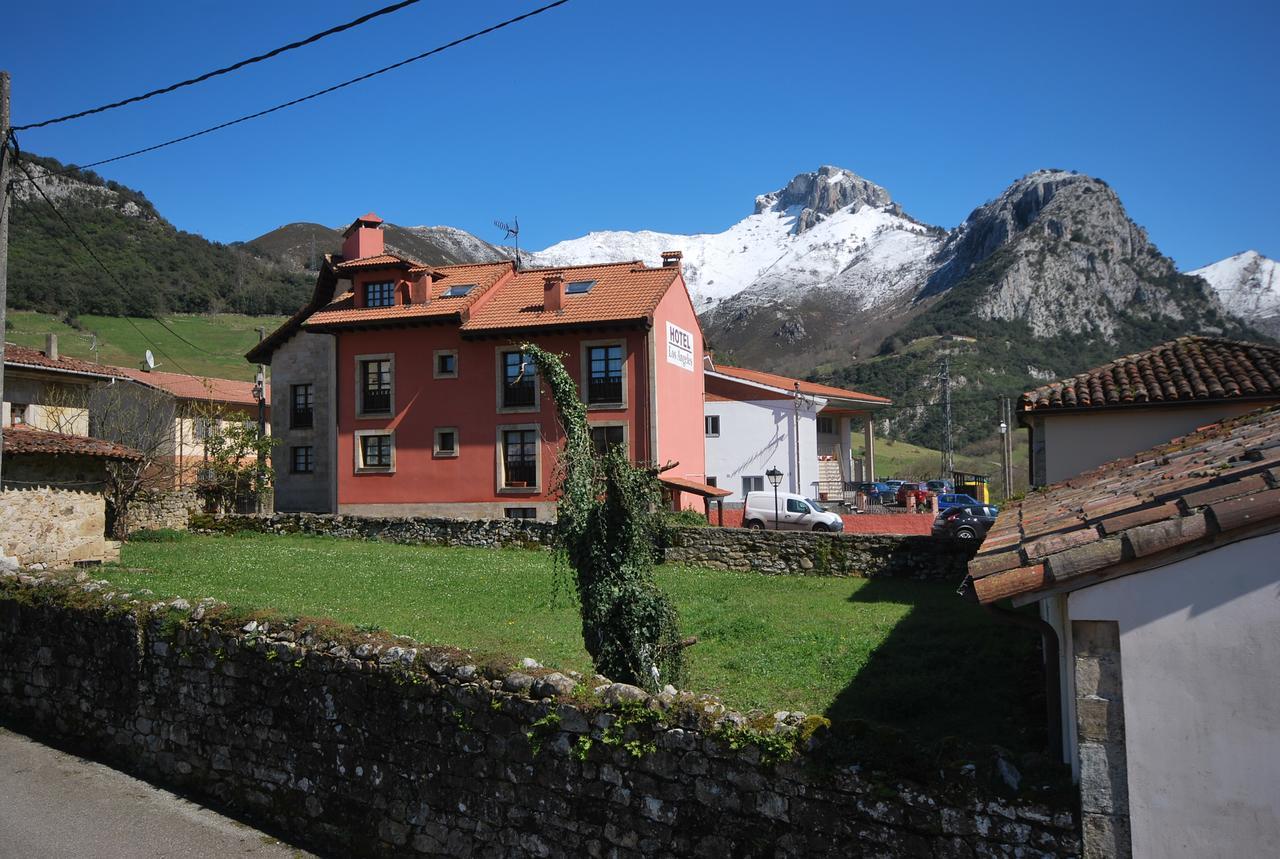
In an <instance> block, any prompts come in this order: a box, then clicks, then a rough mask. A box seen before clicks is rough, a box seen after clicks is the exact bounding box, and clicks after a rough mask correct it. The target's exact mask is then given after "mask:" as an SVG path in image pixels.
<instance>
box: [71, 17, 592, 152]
mask: <svg viewBox="0 0 1280 859" xmlns="http://www.w3.org/2000/svg"><path fill="white" fill-rule="evenodd" d="M568 2H569V0H555V2H554V3H548V4H547V5H545V6H539V7H538V8H537V9H533V10H532V11H529V12H525V13H524V14H523V15H517V16H516V17H514V18H508V19H507V20H505V21H502V22H500V23H497V24H493V25H492V26H489V27H485V28H484V29H483V30H477V31H476V32H474V33H470V34H468V35H466V36H462V37H461V38H458V39H454V40H453V41H452V42H448V43H446V44H443V45H440V46H439V47H437V48H432V49H431V50H429V51H424V52H423V53H421V54H416V55H415V56H412V57H408V58H406V59H403V60H401V61H400V62H398V63H392V64H391V65H389V66H383V67H382V68H380V69H375V70H374V71H371V72H367V73H365V74H363V75H360V76H359V77H354V78H351V79H349V80H345V81H343V82H342V83H338V84H334V85H333V86H331V87H326V88H325V89H322V90H318V91H317V92H313V93H311V94H310V95H304V96H302V97H301V98H295V99H292V100H290V101H286V102H283V103H281V104H277V105H276V106H275V107H269V108H266V109H265V110H260V111H258V112H257V113H250V114H246V115H245V116H241V117H238V118H237V119H232V120H228V121H227V122H222V123H219V124H218V125H212V126H210V127H208V128H205V129H201V130H200V131H194V132H192V133H191V134H184V135H182V136H181V137H175V138H173V139H172V140H166V141H164V142H163V143H157V144H155V145H153V146H145V147H143V148H142V149H135V150H133V151H132V152H126V153H124V154H123V155H116V156H114V157H112V158H103V159H102V160H100V161H92V162H90V163H88V164H81V165H76V166H73V167H68V168H66V169H65V170H58V171H53V172H51V173H48V174H46V175H50V176H58V175H63V174H68V173H74V172H75V171H77V170H88V169H90V168H92V167H101V166H102V165H103V164H111V163H113V162H116V161H123V160H124V159H126V158H133V157H134V156H137V155H144V154H146V153H148V152H155V151H156V150H157V149H164V148H165V147H166V146H173V145H174V144H175V143H185V142H186V141H188V140H194V139H195V138H197V137H203V136H204V135H206V134H212V133H213V132H215V131H221V130H222V129H224V128H230V127H231V126H233V125H239V124H240V123H242V122H248V121H249V120H251V119H259V118H261V117H264V116H267V115H268V114H271V113H275V112H276V111H279V110H284V109H285V108H288V107H294V106H295V105H299V104H302V103H303V102H307V101H311V100H312V99H315V98H319V97H320V96H322V95H328V94H329V93H332V92H337V91H338V90H340V89H344V88H346V87H349V86H352V85H353V84H358V83H361V82H362V81H367V80H369V79H370V78H375V77H377V76H378V75H382V74H386V73H387V72H390V71H393V70H395V69H398V68H400V67H401V66H407V65H409V64H410V63H416V62H417V61H418V60H425V59H426V58H427V57H431V56H434V55H436V54H439V53H442V52H443V51H447V50H449V49H450V48H456V47H457V46H459V45H461V44H464V43H466V42H470V41H472V40H473V39H478V38H480V37H481V36H487V35H488V34H490V33H493V32H496V31H498V30H501V29H502V28H503V27H510V26H511V25H512V24H517V23H519V22H521V21H524V20H526V19H528V18H532V17H533V16H535V15H541V14H542V13H543V12H548V11H550V10H552V9H554V8H556V7H557V6H563V5H564V4H566V3H568Z"/></svg>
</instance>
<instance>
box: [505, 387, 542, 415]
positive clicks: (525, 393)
mask: <svg viewBox="0 0 1280 859" xmlns="http://www.w3.org/2000/svg"><path fill="white" fill-rule="evenodd" d="M536 395H537V388H536V387H535V386H534V384H533V382H532V380H530V381H522V382H518V383H516V384H514V385H506V386H504V387H503V389H502V405H503V406H504V407H505V408H508V409H519V408H525V407H526V406H532V405H533V404H534V401H535V397H536Z"/></svg>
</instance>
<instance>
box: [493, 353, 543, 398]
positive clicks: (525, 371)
mask: <svg viewBox="0 0 1280 859" xmlns="http://www.w3.org/2000/svg"><path fill="white" fill-rule="evenodd" d="M497 356H498V411H499V412H536V411H537V410H538V407H539V405H540V403H539V392H538V389H539V387H540V385H539V384H538V365H537V364H535V363H534V362H533V359H532V358H530V357H529V356H528V355H526V354H524V353H523V352H521V351H520V350H519V349H503V348H499V349H498V350H497Z"/></svg>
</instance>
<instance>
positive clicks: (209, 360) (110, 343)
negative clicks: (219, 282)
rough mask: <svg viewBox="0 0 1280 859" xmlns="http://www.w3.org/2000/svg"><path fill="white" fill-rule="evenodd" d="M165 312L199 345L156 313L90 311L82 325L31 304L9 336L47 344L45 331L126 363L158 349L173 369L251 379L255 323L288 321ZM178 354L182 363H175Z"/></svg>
mask: <svg viewBox="0 0 1280 859" xmlns="http://www.w3.org/2000/svg"><path fill="white" fill-rule="evenodd" d="M162 318H163V319H164V321H165V323H166V324H167V325H168V326H169V327H170V328H172V329H173V330H174V331H177V332H178V334H180V335H181V336H182V337H184V338H186V339H187V340H189V341H191V343H194V344H195V346H197V347H199V348H198V349H197V348H193V347H192V346H191V345H188V344H187V343H184V342H182V340H180V339H179V338H177V337H175V336H174V335H173V334H171V333H169V332H168V331H166V330H165V328H164V326H162V325H161V324H160V323H158V322H156V321H155V320H154V319H134V320H133V323H134V324H135V325H137V328H134V326H133V325H130V324H129V320H127V319H124V318H122V317H118V316H87V315H86V316H81V317H80V320H79V321H80V326H81V327H80V328H79V329H76V328H72V327H71V326H69V325H67V324H65V323H63V322H62V321H61V320H59V319H58V318H57V317H56V316H53V315H50V314H48V313H33V312H31V311H26V310H11V311H9V313H8V320H7V321H8V324H7V326H6V331H5V339H6V340H8V341H9V342H11V343H17V344H18V345H19V346H29V347H31V348H33V349H43V348H44V337H45V334H57V335H58V352H59V353H60V354H63V355H67V356H69V357H73V358H84V359H86V360H89V361H93V360H97V361H100V362H102V363H103V364H116V365H119V366H121V367H139V366H141V362H142V356H143V353H144V352H146V350H147V349H151V350H152V351H153V352H155V358H156V362H157V363H158V364H159V365H161V368H162V369H165V370H169V371H170V372H174V373H180V372H182V371H183V370H186V371H187V372H189V373H195V374H196V375H198V376H220V377H222V378H226V379H245V380H250V379H252V378H253V374H254V372H255V371H256V369H257V368H256V367H255V366H254V365H253V364H250V363H249V362H248V361H246V360H245V359H244V353H245V352H247V351H249V349H250V348H252V347H253V344H254V343H257V342H258V333H257V331H255V330H254V329H255V328H257V327H258V326H263V327H265V328H266V329H267V333H268V334H270V333H271V332H272V331H274V330H275V329H276V328H278V327H279V325H280V323H281V322H283V321H284V317H282V316H241V315H239V314H235V313H218V314H213V315H210V316H194V315H178V316H164V317H162ZM94 334H96V335H97V337H98V347H99V348H98V352H97V354H96V355H95V354H94V352H93V351H92V348H91V347H92V345H93V341H92V336H93V335H94ZM201 349H203V350H205V351H203V352H202V351H200V350H201ZM162 352H163V354H162ZM166 356H167V357H166ZM175 360H176V361H177V363H178V364H180V365H181V367H179V366H177V365H175V364H174V363H173V362H174V361H175Z"/></svg>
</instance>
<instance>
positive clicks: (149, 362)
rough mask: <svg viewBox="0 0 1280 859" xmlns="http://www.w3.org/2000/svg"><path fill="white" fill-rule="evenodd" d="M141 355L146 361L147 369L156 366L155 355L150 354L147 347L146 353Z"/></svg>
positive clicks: (152, 368)
mask: <svg viewBox="0 0 1280 859" xmlns="http://www.w3.org/2000/svg"><path fill="white" fill-rule="evenodd" d="M142 357H143V360H145V361H146V362H147V369H148V370H154V369H155V368H156V356H155V355H152V354H151V350H150V349H148V350H147V351H146V354H145V355H143V356H142Z"/></svg>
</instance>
